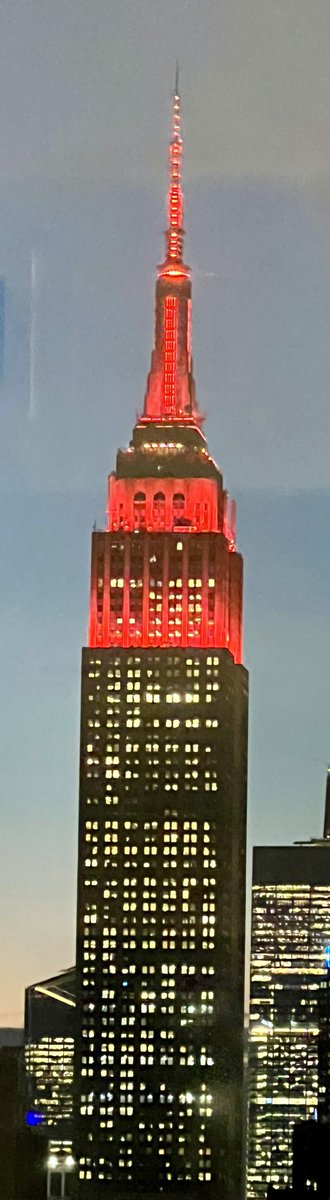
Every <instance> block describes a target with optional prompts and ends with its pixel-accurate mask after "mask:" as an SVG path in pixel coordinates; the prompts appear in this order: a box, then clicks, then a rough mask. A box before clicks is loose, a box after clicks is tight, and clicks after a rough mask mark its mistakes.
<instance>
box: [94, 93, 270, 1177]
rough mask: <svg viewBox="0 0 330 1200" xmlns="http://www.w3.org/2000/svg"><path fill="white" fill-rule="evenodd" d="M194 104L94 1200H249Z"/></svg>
mask: <svg viewBox="0 0 330 1200" xmlns="http://www.w3.org/2000/svg"><path fill="white" fill-rule="evenodd" d="M181 149H182V143H181V136H180V100H179V97H178V95H177V94H176V95H175V99H174V109H173V136H172V141H171V146H170V187H169V219H168V231H167V235H166V254H165V261H164V262H163V264H162V265H161V266H160V267H159V269H158V276H157V283H156V321H155V345H154V350H153V353H152V361H151V370H150V374H149V376H148V382H147V391H146V397H145V404H144V411H143V414H142V416H141V417H140V418H138V420H137V423H136V425H135V428H134V431H133V436H132V440H131V442H130V445H129V447H128V449H127V450H125V451H119V452H118V455H117V463H116V471H115V472H114V473H113V474H112V475H110V479H109V496H108V526H107V529H106V530H105V531H104V532H96V531H95V532H94V534H93V544H92V584H91V605H90V627H89V646H88V649H85V650H84V651H83V662H82V710H81V774H80V823H79V866H78V927H77V929H78V934H77V1007H78V1014H77V1016H78V1021H77V1028H78V1037H77V1056H76V1075H75V1080H76V1082H75V1093H76V1150H77V1155H78V1158H79V1196H80V1198H81V1200H82V1198H86V1200H94V1198H95V1197H99V1196H108V1195H109V1196H111V1197H117V1196H123V1195H125V1196H128V1195H129V1196H131V1195H132V1194H134V1195H135V1194H136V1195H141V1194H142V1195H144V1196H146V1195H148V1196H149V1197H155V1196H158V1195H159V1192H161V1191H164V1192H166V1194H167V1195H168V1196H178V1194H180V1196H181V1197H186V1196H191V1197H193V1198H194V1197H197V1196H198V1197H199V1196H202V1195H204V1194H205V1196H208V1197H210V1200H211V1198H216V1197H217V1198H218V1197H219V1198H220V1197H224V1198H226V1200H231V1198H233V1200H234V1198H235V1200H236V1198H237V1200H238V1198H241V1194H242V1190H241V1189H242V1162H241V1160H242V1060H243V988H244V927H245V824H246V760H247V673H246V671H245V669H244V667H243V666H242V662H241V627H242V560H241V557H240V555H239V554H238V553H237V552H236V549H235V531H234V510H233V505H232V504H230V502H229V501H228V497H227V494H226V492H225V491H224V488H223V481H222V476H221V473H220V471H219V468H218V467H217V466H216V464H215V462H214V460H213V458H212V457H211V455H210V453H209V450H208V447H207V443H206V440H205V437H204V434H203V433H202V428H201V417H200V414H199V412H198V408H197V402H196V395H195V385H194V380H193V374H192V357H191V341H190V337H191V335H190V328H191V282H190V271H189V268H188V267H187V266H186V265H185V263H184V260H183V228H182V226H183V202H182V193H181V186H180V159H181Z"/></svg>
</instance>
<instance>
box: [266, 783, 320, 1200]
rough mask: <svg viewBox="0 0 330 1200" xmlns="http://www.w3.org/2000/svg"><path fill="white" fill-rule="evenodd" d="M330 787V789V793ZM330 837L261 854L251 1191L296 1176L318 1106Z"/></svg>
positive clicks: (281, 1183)
mask: <svg viewBox="0 0 330 1200" xmlns="http://www.w3.org/2000/svg"><path fill="white" fill-rule="evenodd" d="M328 795H329V793H328V792H327V796H328ZM329 945H330V837H325V838H323V839H320V840H319V841H317V840H315V841H311V842H308V843H305V844H296V845H294V846H257V847H255V849H254V853H253V887H252V934H251V989H250V1071H249V1135H248V1196H249V1197H251V1198H252V1197H260V1200H261V1198H262V1200H264V1197H265V1196H266V1192H267V1185H268V1183H269V1182H271V1183H272V1184H273V1185H275V1187H286V1186H287V1185H290V1182H291V1167H292V1134H293V1127H294V1125H295V1123H297V1122H300V1121H308V1120H310V1119H311V1118H313V1117H316V1115H317V1106H318V1099H319V1080H318V1045H319V1026H320V1007H319V1006H320V984H321V982H322V981H323V980H324V977H325V951H326V948H327V947H329Z"/></svg>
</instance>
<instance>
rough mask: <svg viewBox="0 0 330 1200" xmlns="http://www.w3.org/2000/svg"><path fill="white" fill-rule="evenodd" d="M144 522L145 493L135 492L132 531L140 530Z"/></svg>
mask: <svg viewBox="0 0 330 1200" xmlns="http://www.w3.org/2000/svg"><path fill="white" fill-rule="evenodd" d="M145 521H146V494H145V492H135V496H134V499H133V525H134V529H142V528H143V527H144V525H145Z"/></svg>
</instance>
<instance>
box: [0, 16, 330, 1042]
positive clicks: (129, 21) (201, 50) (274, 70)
mask: <svg viewBox="0 0 330 1200" xmlns="http://www.w3.org/2000/svg"><path fill="white" fill-rule="evenodd" d="M329 47H330V4H329V0H313V3H311V0H249V3H246V0H117V2H116V0H2V5H1V20H0V109H1V128H0V277H1V278H2V279H3V280H4V282H5V341H4V370H3V377H2V379H1V380H0V422H1V479H0V487H1V505H0V530H1V564H2V573H1V574H2V580H1V596H0V604H1V622H0V629H1V640H2V646H1V698H0V704H1V714H0V730H1V751H0V769H1V802H2V822H1V831H2V838H1V844H2V848H1V872H0V895H1V900H0V905H1V930H0V945H1V971H0V980H1V999H0V1023H1V1024H3V1025H9V1024H13V1025H19V1024H21V1023H22V1020H23V992H24V987H25V986H26V985H27V984H28V983H31V982H34V981H36V980H37V979H41V978H43V977H46V976H47V975H52V974H55V973H56V972H57V971H58V970H59V969H61V968H64V967H67V966H71V965H72V963H73V961H74V925H75V891H76V845H77V815H78V759H79V704H80V695H79V693H80V651H81V646H82V644H84V643H85V639H86V628H87V616H88V595H89V558H90V534H91V529H92V526H93V524H94V521H95V520H96V521H97V522H98V523H99V524H102V523H103V521H104V519H105V518H104V509H105V495H106V477H107V474H108V472H109V471H110V470H111V469H112V468H113V466H114V460H115V452H116V448H117V447H118V446H123V445H126V444H127V442H128V440H129V437H130V433H131V428H132V425H133V423H134V420H135V416H136V412H137V411H140V410H141V408H142V405H143V396H144V390H145V380H146V375H147V372H148V370H149V362H150V353H151V346H152V338H153V304H154V297H153V289H154V280H155V267H156V264H157V263H158V262H160V261H161V258H162V255H163V236H162V233H163V229H164V226H165V194H166V183H167V179H166V170H167V143H168V139H169V131H170V105H171V92H172V88H173V80H174V69H175V59H176V58H178V59H179V63H180V87H181V94H182V108H183V128H184V140H185V144H184V166H183V179H184V191H185V227H186V230H187V237H186V259H187V261H188V262H189V263H190V265H191V267H192V271H193V350H194V367H195V376H196V382H197V395H198V400H199V407H200V409H201V411H202V412H206V413H207V421H206V427H205V428H206V434H207V437H208V441H209V446H210V449H211V451H212V453H213V455H214V457H215V458H216V460H217V461H218V463H219V465H220V467H221V470H222V471H223V474H224V479H225V484H226V486H227V487H228V489H229V491H230V493H231V495H233V496H234V497H235V498H236V500H237V507H238V545H239V549H240V550H241V551H242V553H243V555H244V562H245V605H244V607H245V622H244V627H245V659H244V660H245V662H246V665H247V667H248V669H249V672H250V688H251V709H250V753H249V844H250V846H251V844H254V843H263V842H269V843H271V842H284V841H289V842H290V841H293V840H298V839H307V838H309V837H312V836H314V837H315V836H316V837H317V836H319V835H320V834H321V832H322V824H323V806H324V792H325V776H326V765H327V762H328V760H330V621H329V616H330V600H329V525H330V71H329Z"/></svg>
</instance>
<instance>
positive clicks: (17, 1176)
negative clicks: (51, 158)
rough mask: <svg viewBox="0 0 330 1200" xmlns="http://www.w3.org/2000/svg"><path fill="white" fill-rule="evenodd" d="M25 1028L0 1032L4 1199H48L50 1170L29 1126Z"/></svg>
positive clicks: (0, 1169) (0, 1176) (1, 1188)
mask: <svg viewBox="0 0 330 1200" xmlns="http://www.w3.org/2000/svg"><path fill="white" fill-rule="evenodd" d="M25 1103H26V1095H25V1072H24V1032H23V1029H0V1196H1V1200H44V1198H45V1197H46V1169H45V1161H44V1159H45V1156H44V1152H41V1151H40V1142H39V1140H38V1139H37V1138H35V1136H33V1134H32V1135H31V1134H30V1131H28V1129H27V1128H26V1126H25V1121H24V1117H25Z"/></svg>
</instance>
